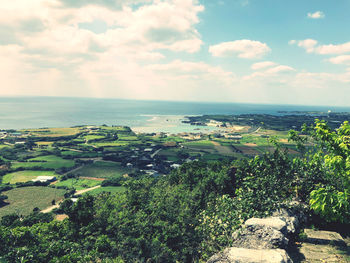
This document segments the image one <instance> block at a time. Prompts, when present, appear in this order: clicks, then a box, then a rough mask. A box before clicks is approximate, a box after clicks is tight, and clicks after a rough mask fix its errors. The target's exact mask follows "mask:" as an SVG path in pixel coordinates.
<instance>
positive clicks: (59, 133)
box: [22, 128, 81, 137]
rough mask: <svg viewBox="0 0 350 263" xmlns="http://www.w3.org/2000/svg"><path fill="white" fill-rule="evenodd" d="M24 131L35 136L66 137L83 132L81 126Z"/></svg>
mask: <svg viewBox="0 0 350 263" xmlns="http://www.w3.org/2000/svg"><path fill="white" fill-rule="evenodd" d="M22 132H29V133H30V134H31V135H33V136H44V137H64V136H72V135H76V134H78V133H80V132H81V130H80V128H49V129H26V130H22Z"/></svg>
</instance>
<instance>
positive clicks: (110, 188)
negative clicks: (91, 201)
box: [84, 186, 126, 195]
mask: <svg viewBox="0 0 350 263" xmlns="http://www.w3.org/2000/svg"><path fill="white" fill-rule="evenodd" d="M125 190H126V188H125V187H123V186H106V187H100V188H96V189H94V190H91V191H89V192H86V193H84V194H87V193H89V194H91V195H97V194H100V193H102V192H110V193H112V194H114V193H122V192H124V191H125Z"/></svg>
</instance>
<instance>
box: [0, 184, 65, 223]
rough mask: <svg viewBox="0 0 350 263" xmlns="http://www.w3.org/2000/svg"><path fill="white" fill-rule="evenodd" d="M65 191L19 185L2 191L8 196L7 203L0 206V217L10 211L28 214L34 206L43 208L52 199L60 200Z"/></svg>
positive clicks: (49, 203) (48, 204)
mask: <svg viewBox="0 0 350 263" xmlns="http://www.w3.org/2000/svg"><path fill="white" fill-rule="evenodd" d="M65 192H66V190H64V189H55V188H51V187H44V186H30V187H21V188H15V189H12V190H9V191H6V192H3V194H4V195H7V196H8V199H7V200H6V202H7V203H8V205H5V206H3V207H1V208H0V218H1V217H2V216H4V215H8V214H11V213H17V214H21V215H28V214H30V213H31V212H32V211H33V209H34V208H35V207H38V208H39V209H45V208H47V207H48V206H50V205H51V202H52V200H55V201H56V202H57V201H59V200H61V199H62V198H63V195H64V194H65Z"/></svg>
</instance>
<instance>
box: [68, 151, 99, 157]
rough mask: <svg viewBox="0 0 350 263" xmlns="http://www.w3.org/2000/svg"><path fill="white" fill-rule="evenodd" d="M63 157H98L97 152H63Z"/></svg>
mask: <svg viewBox="0 0 350 263" xmlns="http://www.w3.org/2000/svg"><path fill="white" fill-rule="evenodd" d="M61 155H62V156H71V157H73V158H94V157H97V156H98V153H96V152H78V151H70V150H68V151H62V152H61Z"/></svg>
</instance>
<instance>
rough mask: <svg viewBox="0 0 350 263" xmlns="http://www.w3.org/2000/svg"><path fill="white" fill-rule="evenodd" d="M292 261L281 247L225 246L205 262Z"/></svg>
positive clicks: (285, 262) (289, 262) (263, 262)
mask: <svg viewBox="0 0 350 263" xmlns="http://www.w3.org/2000/svg"><path fill="white" fill-rule="evenodd" d="M257 262H259V263H292V261H291V259H290V258H289V256H288V255H287V253H286V251H284V250H283V249H265V250H259V249H247V248H236V247H232V248H226V249H225V250H224V251H222V252H220V253H218V254H216V255H214V256H213V257H211V258H210V259H209V261H208V262H207V263H257Z"/></svg>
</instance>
